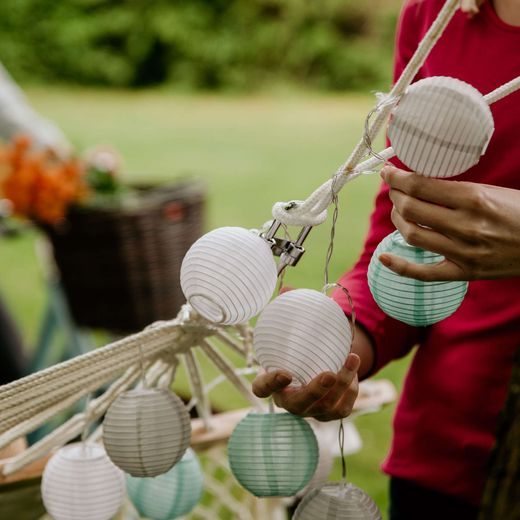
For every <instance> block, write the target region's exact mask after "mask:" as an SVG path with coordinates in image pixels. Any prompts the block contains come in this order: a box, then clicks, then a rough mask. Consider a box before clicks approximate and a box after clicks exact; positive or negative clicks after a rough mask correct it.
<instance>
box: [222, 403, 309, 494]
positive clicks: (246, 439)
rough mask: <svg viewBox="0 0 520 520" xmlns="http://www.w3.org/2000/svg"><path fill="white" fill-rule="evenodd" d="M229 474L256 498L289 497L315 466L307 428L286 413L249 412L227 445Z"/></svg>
mask: <svg viewBox="0 0 520 520" xmlns="http://www.w3.org/2000/svg"><path fill="white" fill-rule="evenodd" d="M228 457H229V464H230V467H231V471H232V472H233V475H235V477H236V479H237V480H238V481H239V482H240V484H242V486H244V487H245V488H246V489H247V490H248V491H249V492H250V493H252V494H253V495H256V496H257V497H272V496H293V495H295V494H296V493H297V492H298V491H299V490H300V489H302V488H303V487H305V486H306V485H307V484H308V483H309V481H310V479H311V478H312V476H313V475H314V472H315V471H316V465H317V463H318V444H317V442H316V437H315V436H314V433H313V431H312V429H311V427H310V426H309V425H308V424H307V422H305V421H304V420H303V419H302V418H301V417H296V416H295V415H292V414H289V413H279V414H278V413H266V414H261V413H250V414H248V415H247V416H246V417H245V418H244V419H242V421H241V422H240V423H239V424H238V425H237V427H236V428H235V430H234V431H233V433H232V435H231V437H230V439H229V443H228Z"/></svg>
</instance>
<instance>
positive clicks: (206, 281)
mask: <svg viewBox="0 0 520 520" xmlns="http://www.w3.org/2000/svg"><path fill="white" fill-rule="evenodd" d="M180 279H181V287H182V291H183V293H184V296H186V299H187V300H188V303H189V304H190V305H191V306H192V307H193V308H194V309H195V310H196V311H197V312H198V313H199V314H200V315H201V316H203V317H204V318H206V319H207V320H209V321H211V322H214V323H221V324H225V325H232V324H237V323H243V322H246V321H248V320H249V319H251V318H253V317H254V316H256V315H257V314H258V313H259V312H260V311H261V310H262V309H263V308H264V307H265V306H266V305H267V303H268V302H269V300H270V298H271V296H272V294H273V292H274V289H275V287H276V279H277V270H276V262H275V261H274V258H273V255H272V253H271V249H270V247H269V245H268V244H267V242H266V241H265V240H264V239H262V238H260V237H259V236H258V235H257V234H255V233H253V232H251V231H248V230H246V229H244V228H239V227H223V228H219V229H215V230H214V231H211V232H209V233H207V234H206V235H204V236H203V237H201V238H199V240H197V241H196V242H195V243H194V244H193V245H192V246H191V248H190V249H189V251H188V252H187V253H186V256H185V257H184V260H183V262H182V266H181V274H180Z"/></svg>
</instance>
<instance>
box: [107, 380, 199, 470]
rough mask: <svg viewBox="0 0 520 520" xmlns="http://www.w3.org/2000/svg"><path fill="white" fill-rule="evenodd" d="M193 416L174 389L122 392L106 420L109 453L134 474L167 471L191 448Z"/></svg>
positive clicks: (109, 410)
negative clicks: (172, 390) (191, 417)
mask: <svg viewBox="0 0 520 520" xmlns="http://www.w3.org/2000/svg"><path fill="white" fill-rule="evenodd" d="M190 438H191V423H190V416H189V414H188V411H187V410H186V407H185V406H184V403H183V402H182V401H181V399H179V397H177V396H176V395H175V394H174V393H173V392H170V391H168V390H158V389H155V388H136V389H134V390H129V391H127V392H124V393H123V394H121V395H120V396H119V397H118V398H117V399H116V400H115V401H114V402H113V403H112V405H111V406H110V408H109V409H108V411H107V413H106V416H105V420H104V422H103V442H104V444H105V448H106V450H107V453H108V456H109V457H110V459H111V460H112V462H114V464H116V465H117V466H118V467H119V468H121V469H122V470H124V471H125V472H126V473H129V474H130V475H133V476H135V477H155V476H157V475H161V474H162V473H165V472H167V471H168V470H169V469H170V468H171V467H172V466H173V465H174V464H176V463H177V462H178V461H179V460H180V459H181V457H182V456H183V455H184V453H185V451H186V450H187V449H188V446H189V444H190Z"/></svg>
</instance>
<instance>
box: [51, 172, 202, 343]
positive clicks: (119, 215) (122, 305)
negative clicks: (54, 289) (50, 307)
mask: <svg viewBox="0 0 520 520" xmlns="http://www.w3.org/2000/svg"><path fill="white" fill-rule="evenodd" d="M204 200H205V190H204V188H203V186H202V185H201V184H200V183H198V182H195V181H186V182H182V183H179V184H175V185H168V186H161V187H156V188H148V189H145V188H142V189H140V202H141V203H140V204H138V205H137V206H138V207H136V208H132V209H98V208H95V209H92V208H89V209H81V210H79V209H78V210H76V211H73V212H71V214H70V216H69V217H68V218H67V223H66V225H65V226H63V227H60V228H58V229H53V230H47V232H48V235H49V238H50V240H51V242H52V245H53V249H54V257H55V259H56V264H57V266H58V269H59V271H60V274H61V282H62V285H63V288H64V290H65V294H66V296H67V300H68V303H69V306H70V310H71V312H72V315H73V317H74V319H75V322H76V323H77V324H78V325H80V326H85V327H91V328H102V329H107V330H109V331H113V332H122V333H128V332H134V331H137V330H140V329H142V328H143V327H145V326H146V325H148V324H150V323H152V322H154V321H157V320H161V319H171V318H173V317H174V316H175V315H176V314H177V312H178V310H179V309H180V307H181V305H182V304H183V303H184V297H183V295H182V292H181V289H180V284H179V272H180V266H181V262H182V259H183V257H184V255H185V253H186V251H187V250H188V249H189V247H190V245H191V244H192V243H193V242H194V241H195V240H196V239H197V238H199V236H200V235H201V234H202V229H203V211H204Z"/></svg>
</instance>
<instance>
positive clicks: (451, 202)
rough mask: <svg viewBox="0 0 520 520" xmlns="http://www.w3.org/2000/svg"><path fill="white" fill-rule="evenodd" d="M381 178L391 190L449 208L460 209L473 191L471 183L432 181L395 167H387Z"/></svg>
mask: <svg viewBox="0 0 520 520" xmlns="http://www.w3.org/2000/svg"><path fill="white" fill-rule="evenodd" d="M381 176H382V178H383V180H384V181H385V182H386V183H387V184H388V185H389V186H390V188H391V189H394V190H399V191H401V192H403V193H406V194H407V195H409V196H411V197H414V198H416V199H421V200H423V201H426V202H430V203H433V204H437V205H439V206H444V207H447V208H458V207H459V206H460V205H461V202H462V201H463V200H464V197H466V196H468V195H469V192H470V191H471V190H470V186H469V185H470V184H471V183H467V182H457V181H446V180H443V179H432V178H429V177H423V176H422V175H417V174H414V173H412V172H407V171H404V170H400V169H399V168H395V167H394V166H385V167H384V168H383V169H382V170H381Z"/></svg>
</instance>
